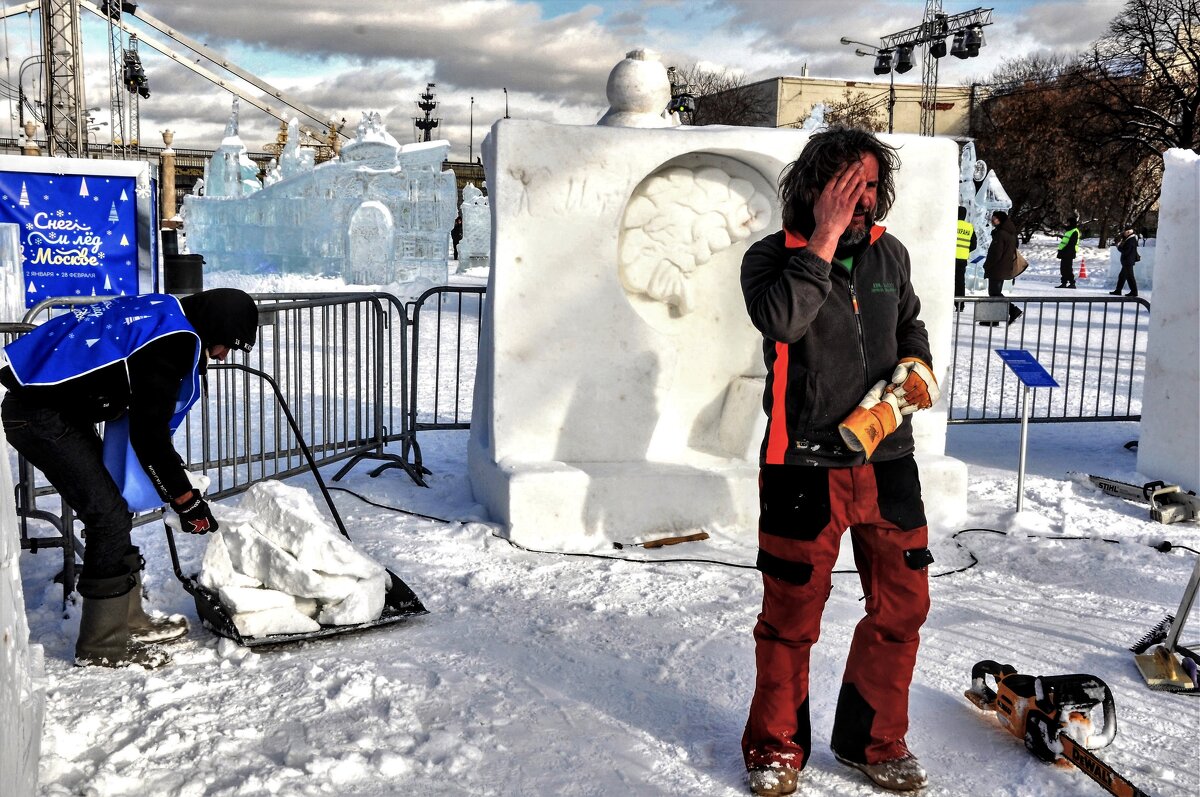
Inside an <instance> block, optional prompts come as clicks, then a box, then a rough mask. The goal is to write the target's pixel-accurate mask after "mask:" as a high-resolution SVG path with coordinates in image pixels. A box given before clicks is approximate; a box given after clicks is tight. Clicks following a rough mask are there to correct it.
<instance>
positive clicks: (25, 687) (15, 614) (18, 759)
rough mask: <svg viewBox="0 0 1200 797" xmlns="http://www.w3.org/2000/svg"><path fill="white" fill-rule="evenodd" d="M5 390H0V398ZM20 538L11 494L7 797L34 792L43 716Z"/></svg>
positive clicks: (4, 468) (2, 646) (1, 677)
mask: <svg viewBox="0 0 1200 797" xmlns="http://www.w3.org/2000/svg"><path fill="white" fill-rule="evenodd" d="M3 393H4V391H3V390H2V389H0V396H2V395H3ZM0 452H4V456H0V484H3V485H5V486H6V487H7V486H8V485H11V484H12V483H13V480H12V473H11V472H10V471H9V464H8V455H7V454H8V441H7V439H5V437H4V432H3V430H0ZM20 556H21V538H20V532H19V530H18V526H17V508H16V504H15V503H14V500H13V491H12V490H9V489H5V490H4V491H3V494H0V717H3V720H2V721H3V723H4V730H3V732H0V783H3V784H4V789H3V791H4V794H5V795H11V797H33V795H34V794H36V793H37V782H38V760H39V758H40V756H41V743H42V717H43V716H44V715H45V711H46V684H45V677H46V673H45V667H44V664H43V659H42V646H41V645H34V644H30V642H29V625H28V623H27V622H26V620H25V597H24V594H23V593H22V590H21V568H20Z"/></svg>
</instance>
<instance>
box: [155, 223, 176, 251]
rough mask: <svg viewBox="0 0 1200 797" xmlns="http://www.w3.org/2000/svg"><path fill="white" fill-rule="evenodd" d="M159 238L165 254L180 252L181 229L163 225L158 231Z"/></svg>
mask: <svg viewBox="0 0 1200 797" xmlns="http://www.w3.org/2000/svg"><path fill="white" fill-rule="evenodd" d="M158 238H159V240H160V241H162V251H163V254H164V255H177V254H179V231H178V230H175V229H172V228H170V227H163V228H162V229H161V230H159V231H158Z"/></svg>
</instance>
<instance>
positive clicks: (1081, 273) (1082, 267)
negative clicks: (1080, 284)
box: [1079, 258, 1087, 280]
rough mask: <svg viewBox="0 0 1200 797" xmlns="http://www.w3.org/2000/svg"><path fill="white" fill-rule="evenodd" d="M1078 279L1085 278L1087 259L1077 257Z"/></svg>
mask: <svg viewBox="0 0 1200 797" xmlns="http://www.w3.org/2000/svg"><path fill="white" fill-rule="evenodd" d="M1079 279H1081V280H1085V279H1087V261H1086V260H1084V259H1083V258H1079Z"/></svg>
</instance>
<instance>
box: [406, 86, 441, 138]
mask: <svg viewBox="0 0 1200 797" xmlns="http://www.w3.org/2000/svg"><path fill="white" fill-rule="evenodd" d="M436 85H437V84H436V83H426V84H425V90H424V91H423V92H421V94H420V95H419V96H420V98H421V99H420V100H419V101H418V102H417V107H418V108H420V109H421V110H422V111H424V112H425V115H424V116H414V117H413V126H415V127H416V128H417V130H420V131H421V141H430V140H431V138H430V133H431V132H432V131H433V129H434V128H435V127H437V126H438V125H439V124H441V123H442V120H441V119H435V118H434V117H433V111H434V109H435V108H437V106H438V104H437V101H436V100H434V99H433V87H434V86H436Z"/></svg>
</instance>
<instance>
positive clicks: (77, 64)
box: [41, 0, 87, 157]
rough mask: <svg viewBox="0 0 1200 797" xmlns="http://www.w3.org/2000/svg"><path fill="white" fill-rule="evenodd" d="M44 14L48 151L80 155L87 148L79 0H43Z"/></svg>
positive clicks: (73, 155) (43, 42) (55, 153)
mask: <svg viewBox="0 0 1200 797" xmlns="http://www.w3.org/2000/svg"><path fill="white" fill-rule="evenodd" d="M41 17H42V53H43V55H44V56H45V59H46V109H45V113H46V117H45V127H46V141H47V144H48V149H49V154H50V155H66V156H69V157H78V156H80V155H82V154H83V152H84V150H85V149H86V148H87V123H86V122H85V121H84V118H85V116H86V108H87V102H86V101H85V100H84V94H83V46H82V35H81V32H80V28H79V0H41Z"/></svg>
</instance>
